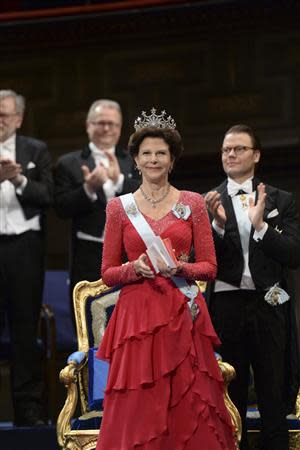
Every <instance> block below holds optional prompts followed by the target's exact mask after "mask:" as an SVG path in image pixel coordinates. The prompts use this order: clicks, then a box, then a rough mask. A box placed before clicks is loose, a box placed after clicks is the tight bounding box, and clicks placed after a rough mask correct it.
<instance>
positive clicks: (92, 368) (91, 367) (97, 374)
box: [88, 348, 109, 411]
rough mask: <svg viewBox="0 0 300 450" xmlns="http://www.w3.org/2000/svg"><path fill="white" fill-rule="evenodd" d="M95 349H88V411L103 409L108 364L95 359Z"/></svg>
mask: <svg viewBox="0 0 300 450" xmlns="http://www.w3.org/2000/svg"><path fill="white" fill-rule="evenodd" d="M96 352H97V349H96V348H90V349H89V353H88V374H89V390H88V405H89V410H90V411H93V410H96V411H101V410H102V408H103V398H104V390H105V387H106V382H107V375H108V369H109V364H108V363H107V362H105V361H101V360H100V359H98V358H96Z"/></svg>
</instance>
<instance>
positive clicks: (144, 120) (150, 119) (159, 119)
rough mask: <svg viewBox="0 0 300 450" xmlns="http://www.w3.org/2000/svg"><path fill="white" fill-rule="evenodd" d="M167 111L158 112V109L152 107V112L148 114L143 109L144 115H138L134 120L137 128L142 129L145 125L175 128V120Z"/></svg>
mask: <svg viewBox="0 0 300 450" xmlns="http://www.w3.org/2000/svg"><path fill="white" fill-rule="evenodd" d="M166 114H167V113H166V111H165V110H163V111H161V114H156V109H155V108H152V109H151V114H150V115H149V116H147V114H146V112H145V111H142V117H138V118H137V119H136V120H135V121H134V128H135V130H136V131H137V130H140V129H141V128H144V127H154V128H171V129H172V130H174V129H175V128H176V123H175V120H174V119H172V117H171V116H168V117H165V116H166Z"/></svg>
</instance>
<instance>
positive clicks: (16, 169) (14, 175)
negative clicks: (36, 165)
mask: <svg viewBox="0 0 300 450" xmlns="http://www.w3.org/2000/svg"><path fill="white" fill-rule="evenodd" d="M23 179H24V175H22V167H21V164H18V163H16V162H15V161H12V160H11V159H6V158H0V183H2V182H3V181H6V180H8V181H10V182H11V183H12V184H13V185H14V186H15V187H18V186H19V185H20V184H22V182H23Z"/></svg>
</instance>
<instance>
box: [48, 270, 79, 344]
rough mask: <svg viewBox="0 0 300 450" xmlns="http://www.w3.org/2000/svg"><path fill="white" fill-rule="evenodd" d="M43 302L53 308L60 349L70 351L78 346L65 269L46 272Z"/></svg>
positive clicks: (67, 276)
mask: <svg viewBox="0 0 300 450" xmlns="http://www.w3.org/2000/svg"><path fill="white" fill-rule="evenodd" d="M43 303H45V304H47V305H49V306H50V307H51V309H52V310H53V313H54V317H55V323H56V342H57V350H58V351H67V352H70V351H72V350H75V349H76V347H77V338H76V334H75V329H74V325H73V322H72V314H71V311H70V297H69V275H68V272H67V271H64V270H47V271H46V273H45V282H44V294H43Z"/></svg>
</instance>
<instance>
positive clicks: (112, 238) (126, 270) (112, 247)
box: [101, 198, 140, 286]
mask: <svg viewBox="0 0 300 450" xmlns="http://www.w3.org/2000/svg"><path fill="white" fill-rule="evenodd" d="M122 209H123V208H122V205H121V202H120V200H119V199H118V198H114V199H112V200H111V201H110V202H108V204H107V208H106V224H105V233H104V246H103V256H102V269H101V275H102V279H103V281H104V283H105V284H107V286H115V285H117V284H120V283H122V284H126V283H131V282H134V281H137V280H139V279H140V277H139V276H138V275H137V274H136V273H135V270H134V267H133V262H129V263H127V264H123V265H122V256H123V254H124V248H123V220H122V214H121V213H122Z"/></svg>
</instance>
